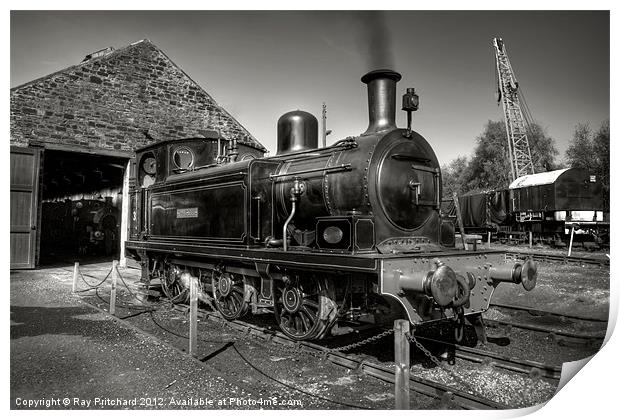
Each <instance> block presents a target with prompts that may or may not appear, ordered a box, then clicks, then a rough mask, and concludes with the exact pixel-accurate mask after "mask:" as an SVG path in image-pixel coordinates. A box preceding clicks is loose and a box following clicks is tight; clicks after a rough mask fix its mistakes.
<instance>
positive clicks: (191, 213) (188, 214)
mask: <svg viewBox="0 0 620 420" xmlns="http://www.w3.org/2000/svg"><path fill="white" fill-rule="evenodd" d="M197 217H198V207H190V208H188V209H177V219H195V218H197Z"/></svg>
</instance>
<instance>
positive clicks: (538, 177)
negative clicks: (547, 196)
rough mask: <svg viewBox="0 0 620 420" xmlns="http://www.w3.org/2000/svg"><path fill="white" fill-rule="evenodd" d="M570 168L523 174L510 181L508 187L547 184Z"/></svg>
mask: <svg viewBox="0 0 620 420" xmlns="http://www.w3.org/2000/svg"><path fill="white" fill-rule="evenodd" d="M570 169H571V168H565V169H558V170H557V171H549V172H541V173H538V174H533V175H524V176H522V177H519V178H517V179H515V180H514V181H512V183H511V184H510V186H509V187H508V188H510V189H511V190H512V189H515V188H523V187H530V186H532V185H547V184H553V183H554V182H555V181H556V180H557V179H558V178H559V177H560V175H562V174H563V173H564V172H566V171H568V170H570Z"/></svg>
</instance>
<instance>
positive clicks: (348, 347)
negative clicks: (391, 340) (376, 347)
mask: <svg viewBox="0 0 620 420" xmlns="http://www.w3.org/2000/svg"><path fill="white" fill-rule="evenodd" d="M390 334H394V328H390V329H389V330H385V331H382V332H380V333H379V334H377V335H373V336H372V337H368V338H366V339H364V340H361V341H358V342H357V343H352V344H348V345H346V346H342V347H336V348H333V349H330V350H331V351H340V352H344V351H347V350H352V349H355V348H358V347H362V346H365V345H366V344H370V343H372V342H374V341H378V340H380V339H382V338H383V337H387V336H388V335H390Z"/></svg>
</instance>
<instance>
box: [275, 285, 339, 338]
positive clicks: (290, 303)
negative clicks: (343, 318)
mask: <svg viewBox="0 0 620 420" xmlns="http://www.w3.org/2000/svg"><path fill="white" fill-rule="evenodd" d="M328 285H329V282H328V281H327V280H318V281H317V280H315V279H297V280H295V281H291V282H277V283H276V284H275V285H274V294H275V296H274V305H275V307H274V312H275V316H276V321H277V322H278V325H279V326H280V329H281V330H282V332H283V333H284V334H286V335H287V336H288V337H290V338H292V339H294V340H313V339H319V338H323V337H325V335H327V333H328V332H329V328H330V327H331V326H332V324H333V321H334V320H335V319H336V315H337V312H338V311H337V306H336V303H335V302H334V300H333V299H332V298H331V297H330V294H329V291H330V288H328ZM331 290H333V288H331Z"/></svg>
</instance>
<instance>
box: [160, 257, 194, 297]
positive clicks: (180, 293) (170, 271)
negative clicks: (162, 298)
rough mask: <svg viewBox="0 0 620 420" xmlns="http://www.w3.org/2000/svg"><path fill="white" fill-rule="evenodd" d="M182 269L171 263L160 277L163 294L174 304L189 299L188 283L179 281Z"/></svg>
mask: <svg viewBox="0 0 620 420" xmlns="http://www.w3.org/2000/svg"><path fill="white" fill-rule="evenodd" d="M181 273H182V271H181V270H180V269H179V267H177V266H175V265H172V266H169V267H167V268H166V269H165V270H164V273H163V276H160V278H161V288H162V290H163V291H164V294H165V295H166V297H167V298H168V299H170V301H171V302H172V303H174V304H178V303H186V302H187V301H188V300H189V285H186V284H183V282H181Z"/></svg>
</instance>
